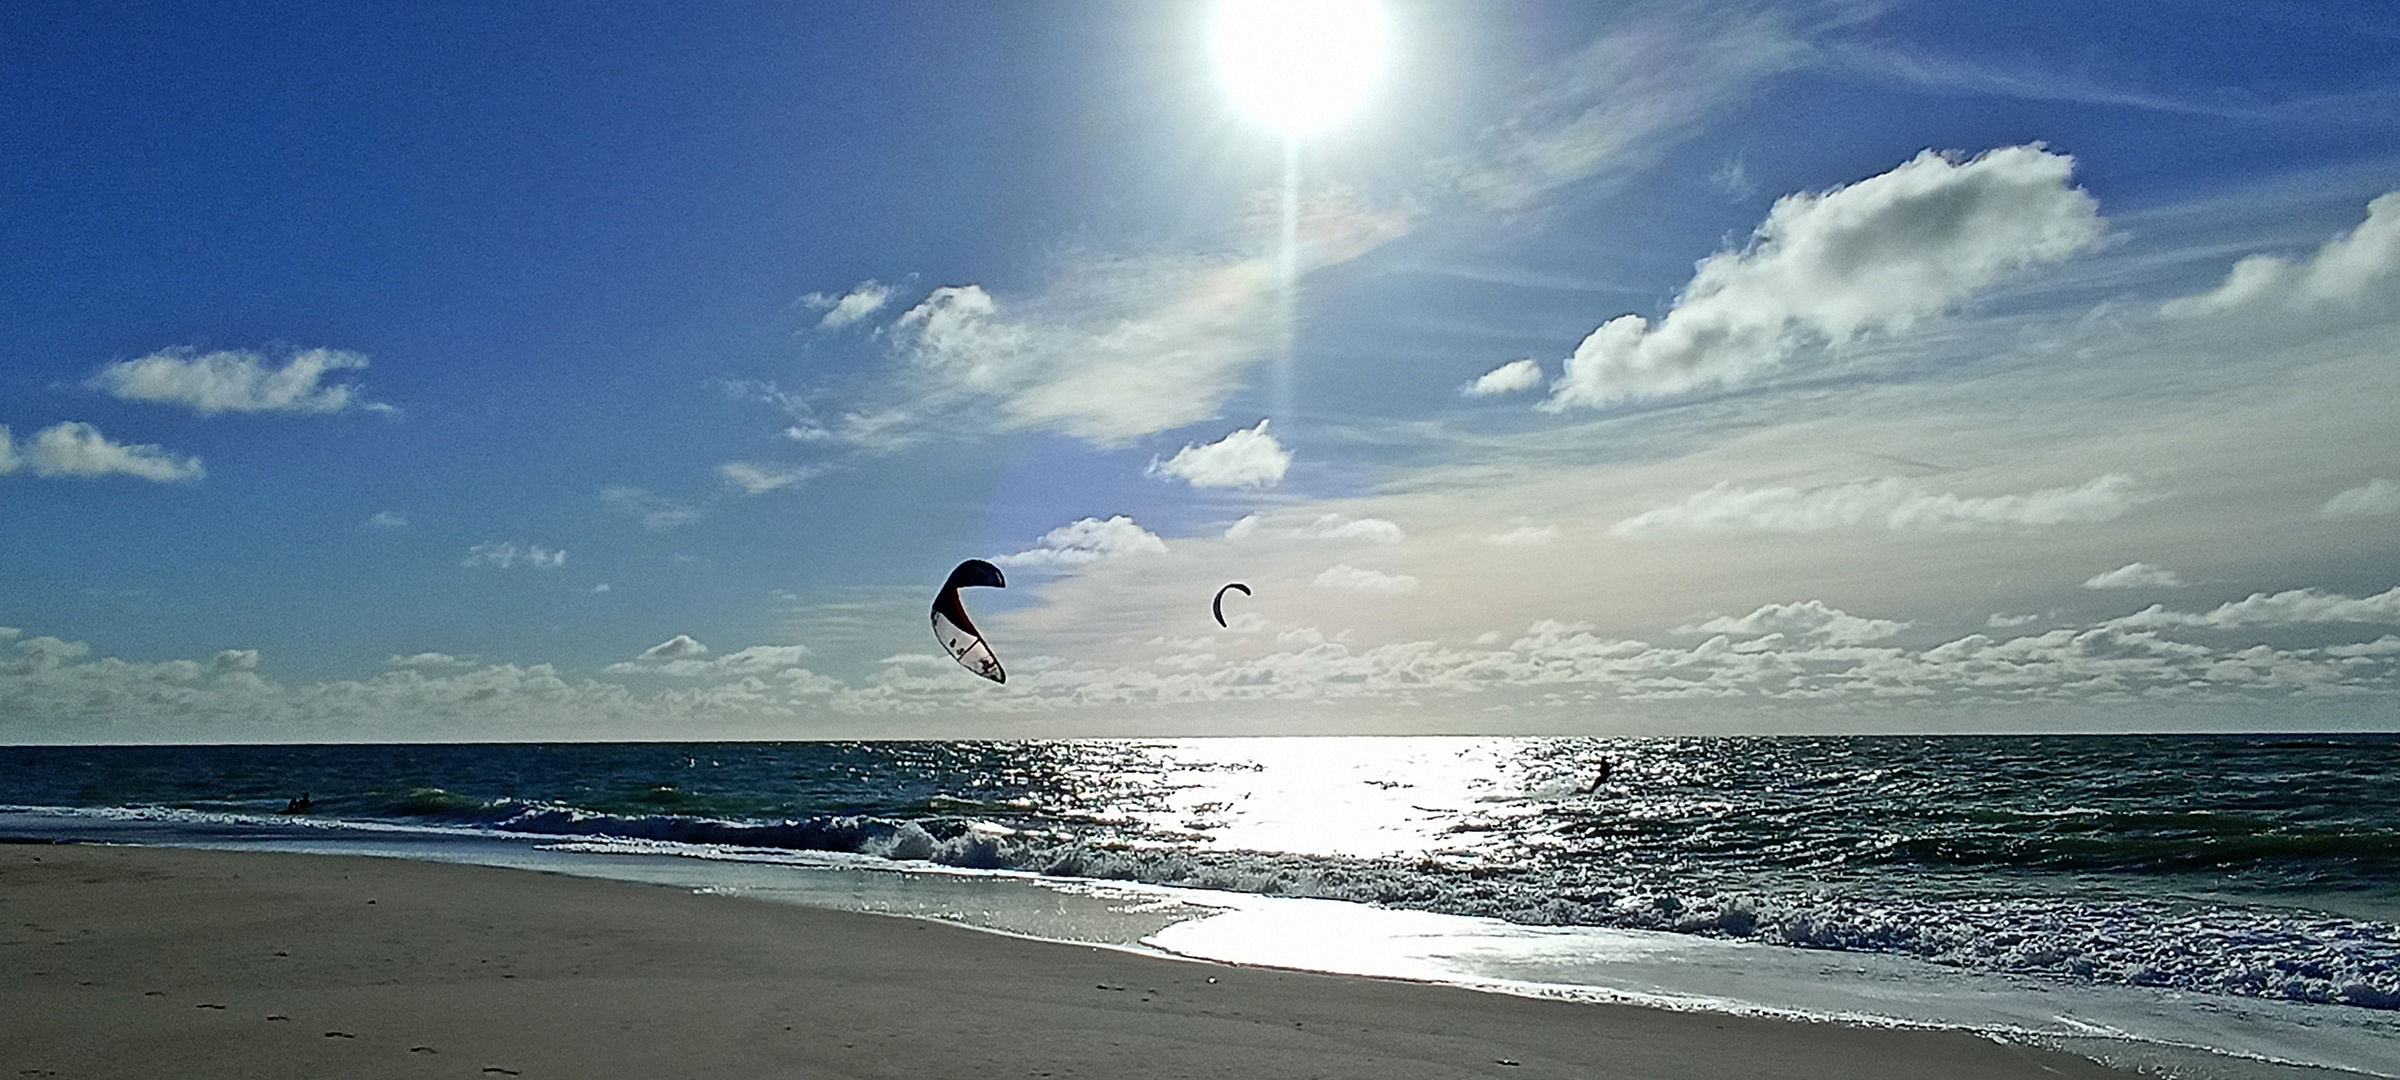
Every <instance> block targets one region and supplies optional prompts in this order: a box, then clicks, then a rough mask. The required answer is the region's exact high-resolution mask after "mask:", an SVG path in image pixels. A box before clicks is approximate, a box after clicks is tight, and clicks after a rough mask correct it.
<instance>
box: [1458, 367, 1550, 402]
mask: <svg viewBox="0 0 2400 1080" xmlns="http://www.w3.org/2000/svg"><path fill="white" fill-rule="evenodd" d="M1540 385H1542V365H1540V364H1539V363H1536V362H1534V361H1532V360H1515V361H1511V362H1509V363H1506V364H1502V365H1500V366H1499V367H1496V368H1493V369H1492V370H1490V371H1487V372H1484V373H1483V375H1482V377H1480V378H1478V379H1476V380H1475V381H1474V382H1471V383H1468V384H1467V385H1465V386H1462V387H1459V388H1458V392H1459V393H1461V394H1464V395H1466V396H1468V397H1491V396H1493V395H1496V394H1513V393H1516V392H1517V391H1519V390H1531V389H1533V388H1534V387H1536V386H1540Z"/></svg>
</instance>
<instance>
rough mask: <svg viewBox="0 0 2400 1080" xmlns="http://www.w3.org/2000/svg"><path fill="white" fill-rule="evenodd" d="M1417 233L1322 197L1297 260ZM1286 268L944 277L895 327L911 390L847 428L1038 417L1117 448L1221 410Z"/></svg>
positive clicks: (1262, 342)
mask: <svg viewBox="0 0 2400 1080" xmlns="http://www.w3.org/2000/svg"><path fill="white" fill-rule="evenodd" d="M1407 231H1408V221H1407V218H1406V217H1405V216H1404V215H1401V214H1397V213H1393V212H1388V211H1380V210H1375V209H1372V208H1368V207H1363V206H1359V205H1356V204H1355V203H1354V202H1353V201H1351V200H1349V199H1348V198H1347V197H1343V196H1319V197H1312V198H1310V199H1308V200H1305V201H1304V203H1303V205H1302V207H1301V213H1300V220H1299V233H1298V240H1299V249H1300V250H1299V267H1298V269H1299V271H1300V272H1302V273H1306V272H1308V271H1310V270H1313V269H1315V268H1318V267H1322V266H1326V265H1330V264H1333V263H1337V262H1341V261H1344V260H1347V259H1351V258H1355V257H1357V256H1358V255H1360V254H1363V253H1364V252H1366V251H1368V250H1371V249H1372V248H1374V247H1376V246H1377V245H1380V244H1382V243H1384V242H1386V241H1389V240H1391V239H1392V238H1394V237H1397V236H1400V235H1404V234H1405V233H1406V232H1407ZM1281 280H1282V270H1281V268H1280V260H1279V258H1277V257H1276V256H1272V255H1265V254H1258V255H1248V256H1244V255H1233V254H1228V255H1218V256H1190V255H1185V256H1152V257H1144V258H1101V257H1092V258H1086V259H1083V260H1080V261H1078V262H1075V263H1073V264H1072V265H1070V266H1069V267H1068V268H1067V270H1066V272H1065V273H1063V274H1062V275H1061V276H1060V277H1059V278H1058V280H1057V281H1055V282H1054V283H1053V284H1052V285H1051V287H1050V288H1049V289H1047V290H1045V291H1044V292H1042V293H1041V294H1039V295H1036V296H1033V297H1030V298H1026V299H1023V300H1018V299H1013V298H1012V299H1009V300H1007V301H1005V302H1004V301H1003V300H1002V298H1000V297H996V296H994V295H993V294H992V293H991V292H989V291H987V290H986V289H984V288H983V287H982V286H980V285H975V284H967V285H953V286H945V287H942V288H938V289H935V290H933V291H932V292H931V293H930V294H928V295H927V296H926V297H925V299H923V300H922V301H920V302H918V303H917V305H916V306H914V307H912V308H910V309H908V310H907V311H906V312H904V313H902V314H901V315H900V317H899V318H898V319H897V320H895V321H894V323H893V326H892V342H893V347H894V349H895V350H896V351H897V352H898V354H899V356H900V358H901V360H902V361H903V363H904V364H905V378H904V380H903V381H904V383H905V385H904V386H902V387H901V390H902V391H903V392H904V393H905V394H906V395H907V400H906V401H904V402H901V403H899V404H891V405H886V406H883V407H878V408H870V409H862V410H859V411H856V412H852V413H850V414H848V415H846V416H844V417H843V418H842V421H841V423H840V424H839V425H838V426H837V428H836V431H837V434H838V435H839V436H840V437H841V438H843V439H845V440H847V441H849V442H851V443H853V444H855V445H860V446H865V447H869V448H876V449H892V448H896V447H899V446H905V445H907V444H908V443H909V442H911V441H913V440H916V439H919V438H923V437H925V436H926V435H927V433H929V432H932V431H936V430H946V431H960V430H964V431H973V432H983V431H993V430H997V431H1028V430H1033V431H1050V432H1056V433H1058V434H1062V435H1067V436H1070V437H1073V438H1077V439H1081V440H1083V441H1085V442H1089V443H1092V444H1095V445H1099V446H1106V447H1114V446H1121V445H1124V444H1126V443H1129V442H1131V441H1133V440H1135V439H1138V438H1140V437H1142V436H1144V435H1150V434H1155V433H1157V432H1161V431H1166V430H1170V429H1173V428H1178V427H1184V426H1186V425H1190V424H1196V423H1199V422H1202V421H1205V420H1211V419H1214V418H1216V417H1217V416H1218V415H1220V413H1221V412H1222V408H1223V405H1224V403H1225V401H1226V399H1227V398H1229V397H1231V396H1232V394H1233V393H1234V391H1236V390H1238V389H1240V388H1241V387H1242V386H1243V385H1244V382H1245V379H1246V378H1247V377H1248V375H1249V373H1250V371H1251V370H1252V369H1253V368H1254V367H1256V366H1257V365H1258V364H1259V363H1261V362H1262V361H1264V360H1265V359H1266V358H1267V357H1268V356H1269V355H1270V354H1271V353H1272V351H1273V349H1274V346H1275V344H1276V342H1277V341H1278V340H1279V339H1280V333H1279V331H1280V329H1281V326H1282V316H1281V315H1280V314H1279V313H1278V309H1277V307H1276V305H1275V304H1274V302H1273V300H1274V297H1275V296H1276V295H1277V291H1278V289H1279V284H1280V282H1281Z"/></svg>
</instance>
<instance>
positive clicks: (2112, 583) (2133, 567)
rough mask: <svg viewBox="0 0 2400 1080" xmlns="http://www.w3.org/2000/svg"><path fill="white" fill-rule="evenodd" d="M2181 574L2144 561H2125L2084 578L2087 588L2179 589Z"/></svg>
mask: <svg viewBox="0 0 2400 1080" xmlns="http://www.w3.org/2000/svg"><path fill="white" fill-rule="evenodd" d="M2183 585H2184V581H2183V578H2182V576H2181V575H2178V574H2177V573H2175V571H2173V570H2163V569H2160V568H2158V567H2155V566H2152V565H2150V564H2149V563H2145V562H2132V563H2126V564H2125V565H2123V566H2120V567H2118V568H2116V569H2114V570H2110V571H2107V572H2105V573H2099V574H2094V575H2092V576H2091V577H2089V578H2087V579H2085V580H2084V583H2083V587H2084V588H2087V589H2180V588H2182V587H2183Z"/></svg>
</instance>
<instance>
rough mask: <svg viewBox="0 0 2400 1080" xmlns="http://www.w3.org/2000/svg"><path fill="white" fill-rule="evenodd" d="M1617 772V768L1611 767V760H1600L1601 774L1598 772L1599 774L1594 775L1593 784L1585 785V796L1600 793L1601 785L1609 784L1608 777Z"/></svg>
mask: <svg viewBox="0 0 2400 1080" xmlns="http://www.w3.org/2000/svg"><path fill="white" fill-rule="evenodd" d="M1615 771H1616V768H1615V766H1613V765H1611V764H1610V763H1609V760H1608V759H1607V758H1601V759H1600V771H1599V772H1597V773H1594V774H1593V775H1592V782H1591V783H1588V784H1585V785H1583V793H1584V794H1586V795H1589V794H1591V793H1593V792H1595V791H1598V790H1600V785H1602V784H1605V783H1607V782H1608V775H1609V774H1610V773H1612V772H1615Z"/></svg>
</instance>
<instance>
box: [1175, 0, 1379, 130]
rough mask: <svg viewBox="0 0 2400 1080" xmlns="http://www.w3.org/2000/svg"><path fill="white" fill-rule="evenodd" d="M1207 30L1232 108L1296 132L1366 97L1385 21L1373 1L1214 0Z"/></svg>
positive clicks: (1317, 126)
mask: <svg viewBox="0 0 2400 1080" xmlns="http://www.w3.org/2000/svg"><path fill="white" fill-rule="evenodd" d="M1211 31H1212V33H1211V38H1212V44H1213V46H1214V48H1215V51H1216V61H1217V78H1218V80H1219V81H1221V82H1222V83H1224V85H1225V92H1226V94H1227V95H1228V96H1230V97H1231V98H1232V99H1233V104H1234V107H1235V108H1236V109H1239V110H1240V111H1241V112H1242V114H1243V115H1245V116H1248V117H1250V118H1251V119H1253V120H1256V121H1258V122H1259V123H1261V124H1264V125H1266V126H1268V127H1270V128H1274V129H1275V130H1277V131H1279V132H1282V133H1283V134H1284V135H1285V136H1286V137H1289V138H1298V137H1301V136H1304V135H1313V134H1315V133H1317V132H1319V131H1322V130H1324V129H1325V128H1326V127H1328V126H1330V125H1331V124H1332V123H1333V122H1334V121H1336V120H1339V119H1341V118H1342V117H1344V116H1347V115H1349V114H1350V113H1352V112H1354V111H1356V110H1357V109H1358V107H1359V106H1360V105H1363V104H1365V103H1366V100H1367V97H1368V95H1369V94H1371V93H1373V92H1374V89H1375V84H1376V82H1377V80H1379V79H1380V78H1381V77H1382V75H1383V65H1384V46H1385V43H1386V42H1385V39H1386V38H1387V37H1388V35H1389V33H1390V28H1389V26H1388V25H1387V24H1386V19H1385V16H1384V11H1383V5H1382V4H1380V3H1378V2H1377V0H1220V2H1219V3H1218V4H1217V13H1216V19H1215V22H1214V24H1213V26H1212V27H1211Z"/></svg>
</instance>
